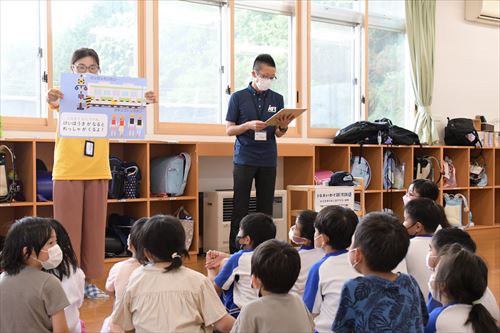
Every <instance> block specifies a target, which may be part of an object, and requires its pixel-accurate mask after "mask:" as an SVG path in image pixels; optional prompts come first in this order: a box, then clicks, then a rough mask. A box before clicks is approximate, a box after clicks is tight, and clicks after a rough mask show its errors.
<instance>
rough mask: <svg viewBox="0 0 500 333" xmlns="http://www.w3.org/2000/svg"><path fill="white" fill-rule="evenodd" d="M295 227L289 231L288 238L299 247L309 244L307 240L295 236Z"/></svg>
mask: <svg viewBox="0 0 500 333" xmlns="http://www.w3.org/2000/svg"><path fill="white" fill-rule="evenodd" d="M294 231H295V226H293V227H291V228H290V230H289V231H288V238H289V239H290V240H291V241H292V242H294V243H295V244H297V245H303V244H305V243H306V242H307V239H305V238H302V237H299V236H295V232H294Z"/></svg>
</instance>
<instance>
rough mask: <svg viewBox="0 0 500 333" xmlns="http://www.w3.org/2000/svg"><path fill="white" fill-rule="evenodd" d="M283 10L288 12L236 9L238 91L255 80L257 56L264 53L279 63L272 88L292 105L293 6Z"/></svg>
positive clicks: (236, 79) (235, 59)
mask: <svg viewBox="0 0 500 333" xmlns="http://www.w3.org/2000/svg"><path fill="white" fill-rule="evenodd" d="M242 3H243V2H242ZM236 4H237V5H238V3H236ZM261 5H262V4H261ZM284 9H285V10H286V11H283V12H278V11H273V10H265V9H253V8H252V9H250V8H244V7H236V8H235V13H234V15H235V18H234V63H235V73H234V75H235V89H236V90H240V89H243V88H245V87H246V86H247V85H248V83H249V82H250V81H251V80H252V76H251V72H252V65H253V62H254V60H255V57H256V56H257V55H259V54H261V53H269V54H270V55H271V56H272V57H273V59H274V61H275V63H276V77H277V78H278V79H277V80H276V81H275V82H274V83H273V87H272V89H273V90H274V91H276V92H278V93H280V94H281V95H283V98H284V100H285V105H286V106H287V105H288V106H291V105H290V102H292V101H294V100H293V98H292V96H293V95H294V94H293V92H294V88H293V83H292V82H293V79H292V75H291V74H292V54H293V52H292V42H291V41H292V11H293V7H292V8H289V7H288V8H287V7H284Z"/></svg>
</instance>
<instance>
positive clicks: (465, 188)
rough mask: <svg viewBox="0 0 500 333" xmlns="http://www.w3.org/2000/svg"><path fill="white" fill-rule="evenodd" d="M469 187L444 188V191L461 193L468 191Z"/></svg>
mask: <svg viewBox="0 0 500 333" xmlns="http://www.w3.org/2000/svg"><path fill="white" fill-rule="evenodd" d="M468 189H469V187H468V186H467V187H465V186H464V187H443V191H461V190H468Z"/></svg>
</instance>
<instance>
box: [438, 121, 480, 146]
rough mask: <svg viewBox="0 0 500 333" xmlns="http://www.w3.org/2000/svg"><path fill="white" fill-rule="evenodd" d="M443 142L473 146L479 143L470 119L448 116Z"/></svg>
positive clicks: (452, 144) (449, 144) (450, 144)
mask: <svg viewBox="0 0 500 333" xmlns="http://www.w3.org/2000/svg"><path fill="white" fill-rule="evenodd" d="M444 142H445V143H446V144H447V145H448V146H475V145H476V144H477V143H478V142H479V143H480V141H479V134H478V133H477V131H476V129H475V128H474V122H473V121H472V119H467V118H455V119H450V118H448V124H447V125H446V127H445V128H444Z"/></svg>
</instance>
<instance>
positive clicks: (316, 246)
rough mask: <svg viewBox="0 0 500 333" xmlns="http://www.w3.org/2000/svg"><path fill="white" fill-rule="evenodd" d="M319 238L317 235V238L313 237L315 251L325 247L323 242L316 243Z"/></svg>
mask: <svg viewBox="0 0 500 333" xmlns="http://www.w3.org/2000/svg"><path fill="white" fill-rule="evenodd" d="M320 237H321V234H319V235H318V236H316V237H314V248H315V249H322V248H323V246H324V245H325V242H324V241H323V242H321V243H319V242H318V240H319V239H320ZM321 238H322V237H321Z"/></svg>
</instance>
